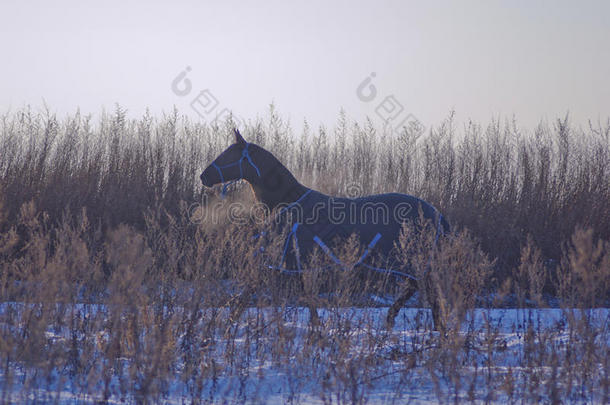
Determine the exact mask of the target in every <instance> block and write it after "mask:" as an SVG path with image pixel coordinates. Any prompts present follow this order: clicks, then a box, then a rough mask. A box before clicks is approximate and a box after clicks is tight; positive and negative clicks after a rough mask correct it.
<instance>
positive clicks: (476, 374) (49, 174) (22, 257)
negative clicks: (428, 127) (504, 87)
mask: <svg viewBox="0 0 610 405" xmlns="http://www.w3.org/2000/svg"><path fill="white" fill-rule="evenodd" d="M1 125H2V127H1V133H0V145H2V146H1V147H0V190H2V193H1V194H0V196H1V198H0V204H1V206H0V269H1V273H0V277H1V278H0V283H1V284H0V301H1V304H0V308H1V309H0V364H1V365H2V369H3V370H2V372H1V373H0V388H1V391H2V392H1V393H0V395H2V398H3V400H4V401H8V400H10V399H11V398H14V397H15V395H16V394H15V391H16V390H17V392H22V393H23V395H26V394H27V395H33V396H34V397H31V398H36V399H39V400H42V401H54V400H55V399H56V397H54V395H57V393H58V392H61V391H62V390H69V391H71V392H74V393H77V394H78V395H81V396H80V397H77V400H83V401H84V400H86V399H87V398H86V397H85V396H84V395H85V394H89V395H93V396H94V397H95V399H99V400H107V399H111V398H114V399H121V398H123V399H126V400H128V401H135V402H145V401H152V402H155V401H159V400H162V399H163V398H168V397H172V396H173V395H179V396H182V397H185V398H188V399H189V400H193V401H195V402H201V401H206V400H208V399H209V400H214V399H216V400H218V399H219V398H229V399H231V400H234V401H237V402H239V401H242V400H246V399H247V400H250V401H253V402H256V401H263V402H264V399H265V398H266V396H267V395H269V391H265V390H261V391H258V390H259V389H261V388H260V387H261V386H264V384H263V382H264V381H265V378H267V377H269V374H268V373H269V368H268V367H267V368H265V367H263V365H271V366H269V367H272V368H273V369H274V370H276V371H277V370H279V371H278V372H280V373H281V374H282V378H281V382H282V388H283V389H285V390H286V391H285V393H286V397H285V398H292V400H294V401H295V402H298V401H299V400H300V398H301V399H302V395H303V392H308V393H310V394H311V395H312V396H313V397H316V398H318V399H320V400H321V401H323V402H326V403H331V402H332V403H359V402H366V401H367V400H369V399H371V398H372V395H374V393H375V386H376V384H377V382H380V381H384V384H386V385H388V386H389V387H391V390H392V391H393V392H394V394H393V395H394V400H396V401H401V400H404V397H403V395H407V396H408V393H409V392H410V390H416V389H417V386H416V383H414V382H415V381H422V379H424V380H425V381H431V384H432V385H431V388H430V392H431V395H432V398H434V399H436V400H439V401H443V402H453V401H461V400H469V399H477V400H489V401H493V400H498V401H500V400H502V401H505V400H507V401H509V402H520V401H521V400H525V401H526V402H530V401H538V400H541V399H542V400H544V401H548V402H560V401H562V400H564V399H566V398H567V399H572V400H583V401H590V400H594V401H600V402H607V401H608V400H609V398H610V384H609V382H610V380H609V376H608V366H609V364H608V358H610V351H609V349H608V342H609V341H610V331H609V326H608V320H607V319H606V320H603V319H602V320H601V321H600V319H598V317H596V312H594V311H592V310H591V308H595V307H600V306H602V307H603V306H605V307H608V303H609V300H610V245H609V242H608V240H609V239H610V237H609V235H608V232H610V210H609V209H608V201H610V186H609V180H608V179H610V164H609V163H610V152H609V151H610V145H609V142H610V141H609V134H610V123H608V124H606V125H605V126H604V127H600V128H597V129H595V128H589V130H587V131H586V132H585V131H581V130H577V129H573V128H571V127H570V126H569V124H568V122H567V120H561V121H558V122H557V123H556V125H555V126H554V127H553V128H546V127H543V126H541V127H539V128H538V129H537V130H536V131H535V133H534V135H533V136H532V137H524V136H521V135H519V134H518V131H517V130H516V129H515V126H514V125H506V126H501V125H500V124H498V123H492V124H491V125H490V126H489V127H488V128H486V129H485V130H482V129H481V128H480V127H478V126H476V125H474V124H473V125H470V126H468V127H466V128H464V132H463V134H461V135H460V136H458V135H457V134H456V133H455V129H454V128H453V123H452V119H451V118H450V119H448V120H447V121H446V122H445V123H443V124H442V125H441V126H439V127H438V128H436V129H434V130H432V131H431V133H429V134H426V135H425V136H424V135H422V134H417V133H416V132H414V131H415V129H413V130H410V129H407V130H405V131H404V132H403V133H401V134H399V135H397V136H393V135H390V134H384V133H378V132H376V131H375V129H374V128H373V127H372V125H370V124H368V123H367V124H366V125H364V126H359V125H356V124H354V125H353V126H350V125H349V124H348V123H347V122H346V121H345V118H344V117H341V118H340V120H339V123H338V125H337V127H336V128H335V129H334V134H332V135H331V133H330V132H331V131H328V130H326V129H323V128H322V129H320V130H319V131H316V133H315V134H311V133H304V134H303V135H301V136H300V137H298V139H299V140H298V141H297V142H295V143H293V142H290V141H289V140H290V139H291V138H290V137H291V136H292V135H291V133H290V130H289V127H288V125H287V124H286V123H285V122H283V121H282V120H281V119H280V118H279V117H277V116H275V115H274V116H273V117H272V119H271V120H270V122H269V124H265V123H262V122H257V123H254V124H252V126H251V127H249V128H248V129H246V130H242V132H243V133H245V134H246V136H247V137H248V134H249V135H250V136H249V138H250V139H251V140H253V141H255V142H258V143H260V144H261V145H263V146H265V147H268V148H270V149H271V150H272V151H274V153H277V155H278V156H279V157H280V159H282V160H283V161H284V162H286V164H287V166H288V167H289V168H291V169H292V170H293V171H294V173H295V175H296V176H297V177H298V178H300V179H302V180H303V182H304V183H305V184H307V185H310V186H312V187H314V188H319V189H321V190H322V191H326V192H329V193H337V194H343V195H345V194H348V193H349V194H351V193H353V186H354V185H358V187H359V188H360V191H361V192H362V193H363V194H368V193H375V192H382V191H402V192H408V193H410V194H415V195H419V196H422V197H423V198H425V199H428V200H430V201H431V202H432V203H433V204H435V205H436V206H438V207H439V208H440V209H441V210H442V211H443V212H445V213H446V214H447V216H448V218H449V219H450V220H451V222H452V223H453V225H454V227H455V228H456V229H457V230H456V232H455V235H453V236H452V237H450V238H446V239H443V240H441V241H440V243H439V244H438V245H434V244H433V243H431V238H432V236H430V235H431V234H430V233H427V232H423V233H422V235H421V237H420V238H413V237H410V235H412V230H410V228H408V227H405V229H404V234H403V237H401V240H400V243H399V248H400V251H401V252H402V253H403V257H402V261H403V263H404V264H405V265H408V266H409V268H411V269H412V271H413V272H414V274H416V275H418V276H419V278H420V280H421V281H420V286H421V287H422V294H420V296H419V303H420V304H422V305H424V306H426V305H427V304H426V303H427V302H428V301H430V302H435V301H437V302H439V305H440V306H441V311H440V312H441V316H442V318H443V321H444V325H446V329H445V330H444V333H440V334H439V333H437V332H434V331H433V330H432V328H431V319H430V316H429V312H428V311H425V310H422V311H421V312H420V313H419V314H418V316H416V317H414V318H409V319H407V320H406V321H404V322H403V324H402V325H403V326H402V328H403V329H400V328H396V329H394V330H392V331H387V330H384V329H383V328H382V327H381V323H380V319H379V317H378V316H377V315H376V314H377V312H375V311H377V310H376V309H374V308H372V309H368V310H367V309H365V310H362V311H360V312H358V311H356V310H354V309H353V308H354V307H357V306H361V305H366V306H367V307H368V306H369V304H370V303H366V302H364V303H363V301H362V298H363V295H370V294H377V295H378V296H385V295H391V294H395V293H396V292H397V291H399V290H400V289H401V288H402V286H401V284H400V283H397V280H396V279H392V278H390V277H388V276H383V275H381V276H371V275H369V274H363V273H361V272H357V271H345V270H344V269H338V268H336V266H335V267H334V268H333V267H332V266H333V265H332V263H329V262H328V259H327V258H326V257H325V256H324V255H317V256H316V255H314V257H312V258H311V265H312V266H315V267H317V266H319V265H324V266H326V265H328V266H330V267H329V268H328V270H327V271H325V272H308V273H306V274H304V275H303V277H294V276H289V275H284V274H281V273H278V272H276V271H273V270H271V269H268V268H267V267H266V266H265V263H266V260H267V259H268V258H269V257H279V252H280V251H281V248H282V238H281V237H280V236H281V235H277V237H272V238H271V239H270V240H269V242H268V244H266V246H265V249H266V250H265V252H266V254H265V255H262V254H255V252H259V251H260V248H261V243H262V240H261V239H260V238H253V236H254V235H255V234H257V233H259V232H260V231H261V230H262V227H261V225H258V224H255V223H254V222H253V221H252V219H251V218H246V221H250V222H248V223H247V224H245V225H244V224H231V223H230V222H229V221H223V220H219V221H218V222H217V223H214V224H210V223H203V224H201V223H197V222H198V221H194V220H193V218H194V216H197V214H198V213H197V212H196V211H194V210H193V209H192V204H193V203H195V202H198V201H202V191H201V188H200V186H199V184H198V179H197V176H198V174H199V173H200V172H201V169H202V168H203V166H204V165H205V164H207V163H208V162H210V161H211V160H212V159H213V157H214V156H215V155H216V154H217V153H218V152H219V151H220V150H221V149H222V148H223V147H225V146H226V144H227V142H228V139H230V130H231V123H227V124H226V127H223V128H210V127H208V126H206V125H198V124H193V123H189V122H187V121H184V120H182V119H180V118H178V117H177V115H176V114H173V115H170V116H168V117H164V118H162V119H160V120H155V119H153V118H151V117H144V118H142V119H141V120H140V121H132V120H129V119H128V118H127V117H126V115H125V112H124V111H122V110H121V109H118V108H117V111H116V112H115V114H113V115H112V116H105V117H103V118H102V119H101V121H100V122H99V123H98V124H97V126H95V127H93V126H92V125H91V123H90V119H88V118H86V117H80V116H78V115H77V116H74V117H69V118H68V119H66V120H65V121H64V122H59V121H58V120H57V119H56V118H55V117H54V116H53V115H51V114H46V115H35V114H32V113H31V112H30V111H22V112H18V113H13V114H8V115H5V116H4V117H3V118H2V124H1ZM306 131H309V130H306ZM310 132H311V131H310ZM264 134H267V135H264ZM327 173H333V176H329V175H327ZM238 188H239V187H238ZM246 191H247V190H246ZM246 191H244V190H238V191H237V192H236V193H234V194H233V195H232V198H236V199H237V198H239V199H240V200H241V201H243V202H244V204H247V201H248V197H247V196H242V194H240V193H245V192H246ZM244 195H247V194H244ZM209 197H210V196H206V198H209ZM207 201H210V200H207ZM221 214H222V215H220V216H219V218H221V219H222V218H225V217H226V215H228V214H227V213H221ZM361 249H362V247H361V246H359V245H358V243H356V240H353V239H352V240H350V241H348V242H347V243H346V244H345V245H344V246H340V247H337V250H336V252H337V254H338V255H339V256H340V257H341V259H342V261H343V262H344V263H354V262H355V261H356V260H357V258H358V257H359V256H360V254H361ZM549 296H553V297H555V298H556V299H557V300H558V301H557V302H558V303H559V305H560V309H559V310H558V311H560V312H561V319H560V320H559V321H558V322H557V323H555V324H553V325H551V327H545V326H544V325H543V324H542V323H541V321H540V319H539V318H538V317H537V315H536V314H537V313H536V311H534V309H533V308H541V307H544V306H547V305H548V304H549V302H548V297H549ZM433 297H435V298H438V300H433V299H431V298H433ZM507 297H508V298H507ZM507 303H508V304H511V305H516V306H518V307H520V308H523V309H521V310H520V319H519V322H518V324H517V326H515V327H516V332H515V333H517V334H518V335H519V336H520V339H521V342H522V351H521V352H520V356H521V357H519V358H518V359H513V357H514V356H513V354H512V352H511V351H510V348H507V347H506V336H505V334H504V335H503V332H502V330H501V329H500V328H499V326H498V321H497V320H494V319H492V317H491V316H488V317H485V320H484V321H483V322H478V323H477V322H475V321H474V317H473V312H472V311H473V308H475V307H476V306H479V307H481V306H483V307H487V308H490V307H491V306H493V305H498V306H502V305H506V304H507ZM310 305H311V306H316V307H318V308H322V309H323V311H321V319H320V322H321V324H320V325H319V326H318V327H315V328H314V327H306V328H305V329H302V328H300V327H299V326H298V325H304V324H306V323H303V322H302V319H301V318H302V317H303V314H302V313H301V312H300V311H299V310H297V309H295V306H296V307H300V306H310ZM490 314H491V312H490ZM295 325H296V326H295ZM460 325H461V329H460ZM507 364H508V366H507ZM256 370H258V371H256ZM253 382H254V383H253ZM256 382H259V383H260V384H256ZM257 387H259V388H257ZM41 390H42V391H41ZM21 398H25V397H21Z"/></svg>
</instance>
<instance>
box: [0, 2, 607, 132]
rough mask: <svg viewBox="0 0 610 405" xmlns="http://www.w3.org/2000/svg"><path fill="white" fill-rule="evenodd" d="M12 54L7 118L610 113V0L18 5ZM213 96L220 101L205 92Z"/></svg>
mask: <svg viewBox="0 0 610 405" xmlns="http://www.w3.org/2000/svg"><path fill="white" fill-rule="evenodd" d="M0 48H1V49H2V54H3V56H2V59H1V62H0V112H2V113H4V112H6V111H8V110H9V109H10V110H16V109H19V108H21V107H23V106H24V105H28V104H29V105H31V106H32V107H34V108H35V109H37V110H42V106H43V103H44V102H46V104H47V105H48V106H49V108H50V109H51V110H52V111H55V112H58V113H59V114H60V116H61V115H67V114H68V113H73V112H74V111H75V110H76V109H77V107H80V109H81V111H82V112H84V113H93V114H94V116H95V115H97V114H99V113H100V112H101V110H102V108H106V109H107V110H113V109H114V104H115V103H119V104H120V105H122V106H124V107H126V108H127V109H128V111H129V114H130V116H132V117H134V118H137V117H139V116H140V115H141V114H142V113H143V112H144V110H145V109H146V108H147V107H148V108H149V109H150V110H151V111H152V113H153V114H160V113H161V112H163V111H166V112H167V111H169V110H171V109H172V106H174V105H176V106H177V107H178V109H179V111H180V112H181V113H183V114H187V115H191V116H192V117H194V118H196V119H199V120H210V119H211V116H212V114H215V113H218V112H220V111H221V110H223V109H225V108H226V109H229V110H232V111H233V112H234V113H235V114H236V115H238V116H240V117H243V118H245V119H253V118H256V116H265V115H266V114H267V111H268V105H269V103H271V102H275V104H276V107H277V109H278V111H279V113H280V114H281V116H283V117H284V118H288V119H290V121H291V122H292V123H293V124H294V125H293V126H294V127H299V126H300V125H301V123H302V121H303V119H304V118H307V119H308V121H309V122H310V124H311V125H312V126H314V127H316V126H317V125H319V124H321V123H324V124H325V125H327V126H333V125H334V124H335V122H336V120H337V117H338V112H339V110H340V109H341V108H343V109H345V111H346V113H347V115H348V117H349V118H351V119H356V120H363V119H364V118H365V117H366V116H371V117H373V118H374V119H375V117H377V115H376V113H375V110H376V108H377V107H378V106H379V104H380V103H381V102H382V101H383V100H385V98H386V97H390V96H393V97H394V101H395V102H397V103H400V104H401V105H402V106H403V108H404V110H403V112H402V113H401V114H412V115H413V116H414V117H416V118H417V119H419V120H420V121H421V122H422V123H423V124H424V125H426V126H430V125H433V126H434V125H438V124H439V123H440V121H441V120H443V119H444V118H446V117H447V116H448V114H449V112H450V111H451V110H455V112H456V116H457V118H458V120H460V121H462V122H464V121H466V120H468V119H473V120H474V121H477V122H479V123H481V124H486V123H488V122H489V121H490V119H492V118H501V119H505V118H510V117H512V116H513V115H514V116H515V117H516V118H517V121H518V122H519V123H520V124H521V125H522V126H524V127H527V128H530V129H532V128H533V127H534V126H535V125H536V124H537V123H538V122H540V121H541V120H554V119H555V118H557V117H562V116H564V115H565V114H566V112H568V111H569V112H570V114H571V116H572V118H573V121H574V122H575V123H577V124H581V125H586V122H587V120H588V119H593V120H594V121H597V120H598V119H601V120H605V119H606V118H607V117H609V116H610V80H609V77H608V76H609V73H610V1H581V2H578V1H504V2H500V1H426V2H424V1H421V2H414V1H307V2H305V1H304V2H294V1H257V2H254V1H250V2H246V1H243V2H237V1H173V2H170V1H166V2H160V1H140V2H135V1H124V0H122V1H114V0H113V1H97V2H89V1H83V0H78V1H77V0H75V1H23V0H22V1H13V0H2V2H0ZM187 67H190V71H189V72H188V74H187V75H186V78H187V79H188V80H190V83H191V90H190V92H188V91H186V90H188V89H186V88H185V86H186V84H185V82H184V81H179V83H178V86H177V88H178V89H179V90H183V92H184V93H187V94H186V95H183V96H180V95H178V94H177V92H175V91H173V90H172V81H173V80H174V78H176V77H177V76H178V74H180V72H182V71H183V70H184V69H186V68H187ZM373 72H374V73H375V77H374V78H373V79H372V81H371V82H370V84H371V85H373V86H374V87H375V89H376V96H375V97H373V99H372V100H370V101H363V100H361V98H359V97H358V96H357V88H358V86H359V85H360V84H361V83H362V82H363V80H365V79H366V78H367V77H369V75H370V74H371V73H373ZM206 89H207V90H208V91H209V93H206V94H211V95H212V96H213V97H214V98H215V99H216V100H217V104H215V103H214V102H210V104H207V105H204V104H205V100H203V99H201V98H198V97H200V92H201V91H203V90H206ZM363 89H364V90H366V91H365V93H366V94H367V95H370V94H371V93H370V88H369V86H368V85H365V86H363ZM361 94H362V93H361ZM369 98H370V97H369ZM194 99H197V100H199V101H200V103H199V104H198V108H199V111H200V112H201V116H197V114H196V113H195V112H194V110H193V108H192V106H191V102H192V101H193V100H194ZM202 100H203V101H202ZM214 105H216V108H215V109H213V110H212V112H211V113H209V114H206V113H205V111H204V109H205V108H208V109H212V107H214ZM394 105H396V103H395V104H394ZM386 108H387V106H386ZM396 111H399V110H398V109H397V110H394V112H396Z"/></svg>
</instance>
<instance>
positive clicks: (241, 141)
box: [233, 128, 246, 144]
mask: <svg viewBox="0 0 610 405" xmlns="http://www.w3.org/2000/svg"><path fill="white" fill-rule="evenodd" d="M233 132H235V143H239V144H245V143H246V140H245V139H244V137H243V136H241V134H240V133H239V129H237V128H235V129H233Z"/></svg>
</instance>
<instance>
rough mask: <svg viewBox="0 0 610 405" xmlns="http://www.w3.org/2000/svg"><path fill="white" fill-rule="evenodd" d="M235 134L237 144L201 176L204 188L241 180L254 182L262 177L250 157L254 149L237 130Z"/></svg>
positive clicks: (219, 156) (221, 155)
mask: <svg viewBox="0 0 610 405" xmlns="http://www.w3.org/2000/svg"><path fill="white" fill-rule="evenodd" d="M234 132H235V143H234V144H232V145H231V146H229V147H228V148H227V149H226V150H225V151H224V152H222V153H221V154H220V155H218V157H217V158H216V159H215V160H214V161H213V162H212V164H210V165H209V166H208V167H206V169H205V170H204V171H203V173H201V176H199V177H200V178H201V182H202V183H203V185H204V186H206V187H212V186H214V185H216V184H221V183H226V182H228V181H232V180H239V179H246V180H248V181H250V182H252V179H254V178H256V177H260V175H261V173H260V169H259V168H258V166H257V165H256V163H255V162H254V161H253V160H252V156H251V155H250V154H251V153H252V151H253V149H254V148H253V147H252V145H251V144H249V143H248V142H246V140H245V139H244V138H243V137H242V136H241V134H240V133H239V131H238V130H237V129H235V130H234Z"/></svg>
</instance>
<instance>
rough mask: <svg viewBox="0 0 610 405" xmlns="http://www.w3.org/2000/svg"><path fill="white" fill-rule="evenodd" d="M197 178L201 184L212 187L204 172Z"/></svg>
mask: <svg viewBox="0 0 610 405" xmlns="http://www.w3.org/2000/svg"><path fill="white" fill-rule="evenodd" d="M199 178H200V179H201V184H203V185H204V186H206V187H212V183H210V181H209V180H208V179H207V178H206V177H205V173H201V176H199Z"/></svg>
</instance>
